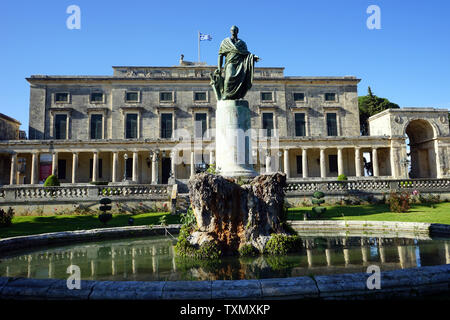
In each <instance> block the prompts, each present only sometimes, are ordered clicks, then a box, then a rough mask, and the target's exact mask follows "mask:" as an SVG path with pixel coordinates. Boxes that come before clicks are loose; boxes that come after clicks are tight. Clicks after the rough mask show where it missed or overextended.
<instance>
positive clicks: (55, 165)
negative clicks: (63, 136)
mask: <svg viewBox="0 0 450 320" xmlns="http://www.w3.org/2000/svg"><path fill="white" fill-rule="evenodd" d="M52 174H53V175H57V174H58V153H57V152H53V153H52Z"/></svg>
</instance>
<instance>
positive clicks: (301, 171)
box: [297, 156, 303, 174]
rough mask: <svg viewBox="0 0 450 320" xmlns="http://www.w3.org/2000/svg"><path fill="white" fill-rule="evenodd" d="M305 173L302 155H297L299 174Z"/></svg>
mask: <svg viewBox="0 0 450 320" xmlns="http://www.w3.org/2000/svg"><path fill="white" fill-rule="evenodd" d="M302 173H303V159H302V156H297V174H302Z"/></svg>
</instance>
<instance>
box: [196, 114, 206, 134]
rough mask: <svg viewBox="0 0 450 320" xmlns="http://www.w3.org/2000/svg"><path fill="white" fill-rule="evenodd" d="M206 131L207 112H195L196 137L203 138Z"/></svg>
mask: <svg viewBox="0 0 450 320" xmlns="http://www.w3.org/2000/svg"><path fill="white" fill-rule="evenodd" d="M205 132H206V113H196V114H195V137H196V138H201V137H203V136H204V134H205Z"/></svg>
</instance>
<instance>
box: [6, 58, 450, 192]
mask: <svg viewBox="0 0 450 320" xmlns="http://www.w3.org/2000/svg"><path fill="white" fill-rule="evenodd" d="M214 69H215V66H206V65H195V64H194V65H180V66H174V67H126V66H119V67H113V70H114V73H113V75H112V76H47V75H33V76H31V77H29V78H27V80H28V82H29V83H30V122H29V138H30V140H28V141H6V142H0V154H4V155H7V157H8V158H9V159H11V164H10V165H9V171H10V172H12V171H14V172H16V171H17V168H18V165H17V163H18V161H19V160H21V159H22V160H21V161H24V162H25V163H26V166H25V169H24V170H25V174H24V177H25V178H24V180H23V181H18V180H17V179H13V178H10V183H12V184H15V183H31V184H37V183H39V182H42V180H43V176H44V175H45V174H46V172H45V171H44V172H43V168H45V166H47V167H46V168H47V170H49V171H50V170H51V172H52V173H57V174H58V175H59V176H60V180H61V182H63V183H87V182H90V181H110V182H114V183H116V182H120V181H122V180H129V181H132V182H134V183H144V184H148V183H153V184H159V183H164V184H165V183H169V181H170V182H173V181H175V180H176V181H179V182H183V181H184V182H185V181H186V180H187V179H189V177H190V176H192V175H193V174H194V173H195V172H196V171H197V169H198V168H201V167H204V166H205V164H209V163H214V162H215V149H216V148H215V139H214V136H215V130H214V129H215V127H216V115H215V111H216V105H217V101H216V98H215V96H214V94H213V91H212V88H211V87H210V85H209V82H210V79H209V73H210V72H212V71H214ZM358 82H359V79H357V78H356V77H353V76H345V77H290V76H285V75H284V68H256V69H255V77H254V84H253V87H252V89H251V90H250V91H249V92H248V93H247V95H246V97H245V99H246V100H247V101H248V103H249V107H250V111H251V126H252V129H254V130H256V131H258V130H259V129H264V128H266V129H271V130H270V131H271V132H272V135H271V136H270V137H267V134H268V132H258V135H257V137H256V138H255V140H254V141H252V146H253V147H254V148H253V150H252V155H251V156H252V164H253V169H254V170H255V171H257V172H259V173H265V172H273V171H283V172H285V173H286V174H287V177H288V179H307V180H316V179H317V180H324V179H335V178H336V177H337V176H338V175H339V174H346V175H347V176H349V177H350V178H351V179H361V178H362V177H365V176H369V175H370V177H368V178H376V177H384V178H389V177H392V178H406V177H407V166H403V165H400V164H401V163H402V162H401V161H402V160H404V159H405V158H406V157H407V155H406V152H407V151H406V145H405V135H404V133H402V132H401V131H395V130H394V131H392V130H391V131H389V130H390V129H389V128H391V125H390V124H382V125H379V124H376V125H375V123H376V122H377V121H378V120H376V119H375V118H374V117H373V119H371V123H372V124H374V127H377V129H373V130H372V134H371V135H370V136H361V135H360V129H359V128H360V126H359V110H358V99H357V97H358V93H357V84H358ZM422 115H423V116H424V117H425V118H424V119H425V121H427V120H426V119H428V118H430V117H431V118H432V120H431V121H436V122H437V123H440V122H439V121H441V120H440V119H441V118H440V117H441V116H440V113H439V115H438V114H437V113H436V112H435V113H433V115H430V114H429V113H422ZM433 117H434V118H436V117H437V118H436V119H434V118H433ZM383 119H384V118H383ZM433 119H434V120H433ZM196 120H197V121H196ZM383 122H386V123H388V122H389V121H388V120H387V118H386V119H384V120H383ZM127 123H128V124H127ZM196 123H197V127H196ZM199 124H203V126H204V127H202V125H200V127H199ZM443 125H444V124H442V126H443ZM127 126H128V131H127ZM385 127H386V128H388V131H380V130H381V128H385ZM203 129H204V130H206V132H205V133H204V134H203V136H202V135H201V134H200V136H201V138H198V137H196V135H197V134H198V132H201V133H203ZM199 130H201V131H199ZM377 130H378V131H377ZM127 132H128V133H127ZM127 134H128V137H127ZM434 137H435V138H438V137H439V139H440V140H434V141H435V142H434V143H435V144H436V143H437V147H436V146H435V147H436V150H438V149H439V150H441V149H442V150H447V149H448V145H449V138H448V137H449V132H448V124H447V131H445V130H444V129H442V130H441V129H439V131H438V133H437V134H435V135H434ZM252 139H253V138H252ZM436 141H437V142H436ZM446 148H447V149H446ZM448 155H449V153H448V151H446V153H445V152H443V153H442V156H441V155H436V157H435V159H436V161H435V162H436V163H437V162H438V160H439V159H441V160H440V161H441V162H440V163H443V161H445V159H446V158H445V157H448ZM125 157H127V158H128V160H126V159H125ZM429 158H430V159H433V157H432V154H431V153H430V157H429ZM364 159H368V161H370V163H371V164H372V165H371V168H373V169H371V171H370V173H369V172H368V171H367V170H365V169H364ZM430 161H432V160H430ZM191 164H194V165H191ZM58 165H59V166H61V167H60V168H58ZM49 166H50V168H51V169H49ZM441 167H442V166H440V165H439V164H438V165H436V168H440V169H429V170H428V171H427V172H426V173H427V175H428V176H429V177H444V176H445V175H448V174H449V172H448V170H447V169H445V168H444V167H445V166H444V167H442V168H441ZM125 171H126V172H125ZM48 173H49V172H47V174H48ZM125 176H127V177H126V179H125ZM10 177H12V175H11V174H10Z"/></svg>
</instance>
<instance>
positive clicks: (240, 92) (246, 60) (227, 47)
mask: <svg viewBox="0 0 450 320" xmlns="http://www.w3.org/2000/svg"><path fill="white" fill-rule="evenodd" d="M230 31H231V37H229V38H225V39H224V40H223V41H222V43H221V44H220V49H219V61H218V68H217V69H216V70H215V71H214V74H211V85H212V87H213V89H214V92H215V94H216V98H217V100H237V99H242V98H244V96H245V94H246V93H247V91H248V90H250V88H251V87H252V83H253V72H254V64H255V62H257V61H258V60H259V59H260V58H259V57H258V56H255V55H254V54H251V53H250V52H249V51H248V50H247V45H246V44H245V42H244V41H243V40H241V39H238V37H237V35H238V32H239V28H238V27H236V26H232V27H231V30H230ZM224 57H225V65H224V66H223V68H222V64H223V58H224ZM222 70H223V71H224V76H222Z"/></svg>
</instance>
